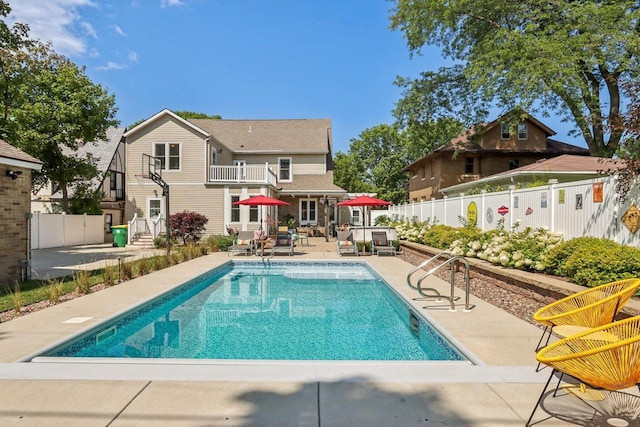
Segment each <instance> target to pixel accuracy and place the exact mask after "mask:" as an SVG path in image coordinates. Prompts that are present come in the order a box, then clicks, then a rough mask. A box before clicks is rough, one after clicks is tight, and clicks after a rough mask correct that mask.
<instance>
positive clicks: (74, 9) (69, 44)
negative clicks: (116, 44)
mask: <svg viewBox="0 0 640 427" xmlns="http://www.w3.org/2000/svg"><path fill="white" fill-rule="evenodd" d="M9 5H10V6H11V14H10V15H9V17H8V19H7V21H8V23H9V24H13V23H14V22H22V23H25V24H28V25H29V28H30V30H31V31H30V36H31V37H32V38H37V39H40V40H42V41H44V42H47V41H50V42H51V43H52V44H53V48H54V49H55V50H56V52H59V53H62V54H65V55H83V54H85V53H86V52H87V49H88V47H87V44H86V42H85V40H83V38H82V36H83V35H85V36H86V35H88V36H91V37H97V34H96V32H95V29H94V28H93V26H91V24H89V23H88V22H85V21H82V19H81V17H80V14H79V13H78V8H80V7H87V6H91V7H94V6H95V4H94V3H93V2H92V1H91V0H29V1H25V0H9Z"/></svg>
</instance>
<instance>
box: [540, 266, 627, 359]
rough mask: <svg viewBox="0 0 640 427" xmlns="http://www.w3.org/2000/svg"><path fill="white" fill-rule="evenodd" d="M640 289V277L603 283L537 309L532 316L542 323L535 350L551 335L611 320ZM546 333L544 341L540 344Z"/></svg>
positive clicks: (592, 326) (573, 332)
mask: <svg viewBox="0 0 640 427" xmlns="http://www.w3.org/2000/svg"><path fill="white" fill-rule="evenodd" d="M638 288H640V279H637V278H635V279H624V280H618V281H616V282H611V283H606V284H604V285H600V286H596V287H593V288H590V289H587V290H584V291H582V292H578V293H575V294H573V295H570V296H568V297H566V298H562V299H560V300H558V301H556V302H554V303H551V304H549V305H546V306H544V307H542V308H541V309H540V310H538V311H537V312H536V313H535V314H534V315H533V319H534V320H535V321H537V322H539V323H542V324H543V325H545V328H544V330H543V331H542V336H541V337H540V340H539V341H538V345H537V346H536V352H537V351H538V350H540V348H542V347H544V346H546V345H548V344H549V340H550V339H551V334H552V333H554V334H556V335H558V336H559V337H561V338H564V337H567V336H570V335H573V334H575V333H578V332H582V331H584V330H585V329H589V328H595V327H597V326H601V325H606V324H607V323H610V322H613V321H614V319H615V317H616V314H618V312H619V311H620V310H621V309H622V307H624V305H625V304H626V303H627V301H629V299H630V298H631V297H632V296H633V294H635V293H636V291H637V290H638ZM545 335H546V336H547V340H546V342H545V343H544V345H542V341H543V340H544V337H545Z"/></svg>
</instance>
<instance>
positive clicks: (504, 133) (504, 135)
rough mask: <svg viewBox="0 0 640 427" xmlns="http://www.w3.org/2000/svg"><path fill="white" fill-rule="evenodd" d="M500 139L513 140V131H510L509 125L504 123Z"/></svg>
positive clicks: (501, 127) (501, 126)
mask: <svg viewBox="0 0 640 427" xmlns="http://www.w3.org/2000/svg"><path fill="white" fill-rule="evenodd" d="M500 138H501V139H511V130H509V123H502V124H501V125H500Z"/></svg>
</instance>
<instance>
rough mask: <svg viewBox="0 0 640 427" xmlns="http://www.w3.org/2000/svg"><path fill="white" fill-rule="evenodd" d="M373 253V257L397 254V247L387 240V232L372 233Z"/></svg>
mask: <svg viewBox="0 0 640 427" xmlns="http://www.w3.org/2000/svg"><path fill="white" fill-rule="evenodd" d="M371 253H372V254H373V255H376V254H377V255H380V253H383V254H391V255H394V256H395V254H396V247H395V246H393V245H392V244H391V243H390V242H389V240H388V239H387V232H386V231H372V232H371Z"/></svg>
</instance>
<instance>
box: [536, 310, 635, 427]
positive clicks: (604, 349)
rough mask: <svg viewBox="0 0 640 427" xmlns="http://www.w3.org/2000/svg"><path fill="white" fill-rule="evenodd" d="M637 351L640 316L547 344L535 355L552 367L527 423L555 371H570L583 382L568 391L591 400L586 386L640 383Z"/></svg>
mask: <svg viewBox="0 0 640 427" xmlns="http://www.w3.org/2000/svg"><path fill="white" fill-rule="evenodd" d="M638 354H640V316H636V317H631V318H627V319H624V320H620V321H618V322H613V323H609V324H607V325H604V326H599V327H597V328H592V329H587V330H586V331H584V332H580V333H578V334H575V335H571V336H570V337H567V338H564V339H562V340H560V341H557V342H555V343H553V344H550V345H548V346H546V347H544V348H543V349H542V350H540V351H539V352H538V354H537V355H536V359H538V361H539V362H540V363H543V364H545V365H547V366H550V367H551V368H553V369H552V372H551V376H550V377H549V380H548V381H547V384H546V385H545V387H544V389H543V390H542V393H541V394H540V398H539V399H538V402H537V403H536V406H535V408H533V412H532V413H531V416H530V417H529V420H528V421H527V424H526V425H527V426H529V425H531V420H532V419H533V416H534V414H535V412H536V410H537V409H538V407H539V406H540V404H541V403H542V400H543V397H544V394H545V392H546V391H547V388H548V387H549V383H550V382H551V378H553V376H554V374H555V373H556V372H560V373H562V374H567V375H570V376H571V377H573V378H575V379H576V380H578V381H579V382H580V383H581V386H580V388H579V389H578V388H576V387H573V388H572V387H568V388H567V389H568V390H569V391H572V389H573V391H572V394H575V395H576V396H577V397H583V400H584V401H586V402H587V403H588V400H589V399H590V398H591V399H592V398H593V397H592V396H594V393H593V391H591V392H588V391H587V390H586V387H585V386H588V387H590V388H595V389H604V390H609V391H615V390H623V389H626V388H629V387H633V386H637V385H638V383H639V382H640V357H638ZM561 379H562V377H561ZM554 396H555V393H554ZM607 425H609V424H607ZM610 425H614V424H610ZM615 425H622V424H615ZM625 425H626V424H625Z"/></svg>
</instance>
